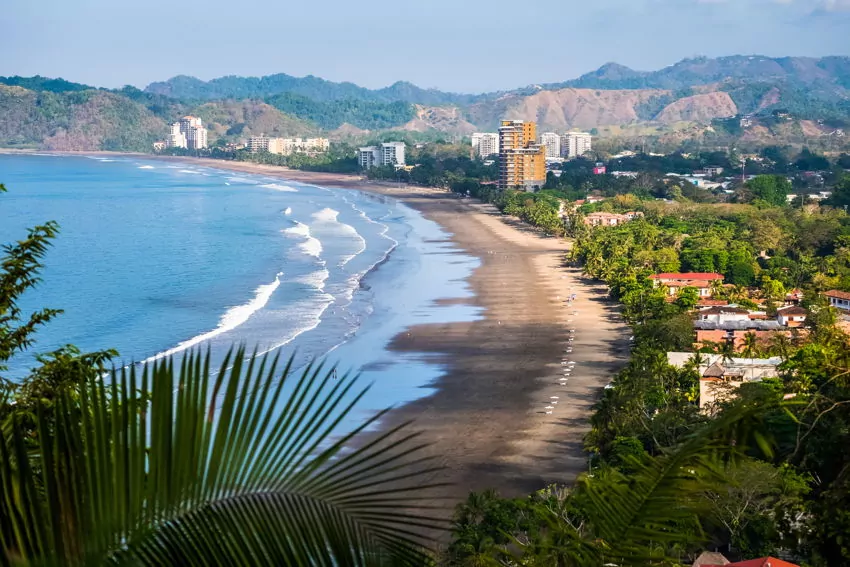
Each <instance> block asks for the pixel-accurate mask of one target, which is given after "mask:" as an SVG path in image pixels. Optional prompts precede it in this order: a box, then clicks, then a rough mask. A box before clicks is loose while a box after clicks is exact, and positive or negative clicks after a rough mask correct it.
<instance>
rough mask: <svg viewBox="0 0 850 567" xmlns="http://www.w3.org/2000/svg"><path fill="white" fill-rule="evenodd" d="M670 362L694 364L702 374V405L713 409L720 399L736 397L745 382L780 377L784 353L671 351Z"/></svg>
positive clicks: (700, 384) (700, 374)
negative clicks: (747, 354)
mask: <svg viewBox="0 0 850 567" xmlns="http://www.w3.org/2000/svg"><path fill="white" fill-rule="evenodd" d="M667 363H668V364H669V365H670V366H675V367H676V368H685V367H687V366H689V365H691V366H694V369H695V370H696V372H697V373H698V374H699V377H700V380H699V407H700V409H701V410H702V411H704V412H706V413H711V412H712V410H713V407H714V405H715V404H716V403H717V402H721V401H726V400H730V399H732V398H734V397H735V394H736V390H737V389H738V388H740V387H741V385H742V384H745V383H747V382H761V381H762V380H764V379H765V378H776V377H778V376H779V365H780V364H782V357H779V356H774V357H771V358H727V357H725V356H724V355H722V354H703V353H693V352H668V353H667Z"/></svg>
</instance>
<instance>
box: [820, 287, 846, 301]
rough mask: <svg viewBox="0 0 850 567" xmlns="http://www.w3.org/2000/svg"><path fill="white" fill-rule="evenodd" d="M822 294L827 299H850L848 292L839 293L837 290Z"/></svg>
mask: <svg viewBox="0 0 850 567" xmlns="http://www.w3.org/2000/svg"><path fill="white" fill-rule="evenodd" d="M823 294H824V295H825V296H827V297H834V298H836V299H850V292H846V291H839V290H837V289H831V290H829V291H825V292H824V293H823Z"/></svg>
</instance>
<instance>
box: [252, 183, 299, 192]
mask: <svg viewBox="0 0 850 567" xmlns="http://www.w3.org/2000/svg"><path fill="white" fill-rule="evenodd" d="M260 187H265V188H266V189H274V190H275V191H283V192H284V193H298V189H296V188H295V187H290V186H289V185H281V184H279V183H266V184H265V185H260Z"/></svg>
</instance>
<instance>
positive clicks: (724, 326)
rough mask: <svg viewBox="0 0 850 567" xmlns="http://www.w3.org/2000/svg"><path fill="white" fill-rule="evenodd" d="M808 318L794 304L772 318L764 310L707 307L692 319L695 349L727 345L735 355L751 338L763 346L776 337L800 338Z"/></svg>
mask: <svg viewBox="0 0 850 567" xmlns="http://www.w3.org/2000/svg"><path fill="white" fill-rule="evenodd" d="M807 317H808V312H807V311H806V310H805V309H803V308H802V307H800V306H797V305H791V306H788V307H782V308H780V309H777V311H776V315H775V316H774V317H773V318H769V317H768V316H767V313H766V312H765V311H749V310H747V309H743V308H741V307H738V306H737V305H722V306H711V307H706V308H704V309H700V310H699V311H697V313H696V319H695V320H694V330H695V333H696V344H695V346H696V348H703V347H707V346H710V345H718V344H730V345H731V346H732V348H733V350H734V351H735V352H740V351H741V350H743V349H744V348H746V345H747V342H748V340H749V339H750V338H754V339H755V340H756V342H757V343H760V344H766V343H769V342H770V341H771V340H773V339H774V338H775V337H776V336H777V335H784V336H785V337H787V338H789V339H791V338H794V337H795V336H803V335H805V334H806V333H807V332H808V331H807V330H806V329H802V327H803V325H805V323H806V318H807Z"/></svg>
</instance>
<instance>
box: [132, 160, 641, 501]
mask: <svg viewBox="0 0 850 567" xmlns="http://www.w3.org/2000/svg"><path fill="white" fill-rule="evenodd" d="M137 157H139V158H141V159H159V158H153V156H146V155H138V156H137ZM162 159H173V160H174V161H182V162H186V163H193V164H196V165H202V166H207V167H215V168H219V169H228V170H233V171H241V172H245V173H254V174H261V175H268V176H276V177H281V178H284V179H291V180H294V181H299V182H303V183H310V184H314V185H322V186H330V187H341V188H349V189H358V190H362V191H371V192H376V193H381V194H384V195H390V196H393V197H396V198H398V199H400V200H401V201H403V202H404V203H406V204H407V205H409V206H411V207H413V208H415V209H417V210H418V211H420V212H421V213H422V214H423V215H424V216H425V217H426V218H428V219H430V220H433V221H434V222H436V223H438V224H440V225H441V226H442V227H443V228H445V229H446V230H447V231H448V232H450V233H451V234H452V240H453V241H454V243H455V244H456V245H457V246H458V247H459V248H462V249H463V250H465V251H466V252H467V253H469V254H471V255H474V256H477V257H478V258H480V260H481V265H480V267H479V268H477V269H476V270H475V271H474V272H473V274H472V276H471V277H470V278H469V283H470V286H471V288H472V289H473V291H474V292H475V295H474V297H472V298H470V299H469V303H471V304H473V305H476V306H479V307H481V308H483V312H484V317H483V318H482V319H480V320H477V321H474V322H467V323H450V324H433V325H419V326H416V327H414V328H411V329H408V330H407V332H403V333H400V334H399V335H398V336H396V338H395V339H394V341H393V344H392V348H393V349H396V350H398V351H409V352H423V353H427V354H429V355H430V356H432V357H436V359H437V360H438V361H439V362H440V363H441V364H442V365H443V366H444V367H445V368H446V372H445V374H444V375H443V376H442V377H441V378H440V379H439V380H438V382H437V383H436V384H434V386H436V387H437V389H436V391H435V393H434V394H432V395H430V396H428V397H425V398H422V399H420V400H418V401H415V402H413V403H410V404H407V405H404V406H402V407H400V408H397V409H395V410H393V411H392V412H391V413H390V414H389V416H388V417H387V419H386V423H385V424H386V425H392V424H394V423H397V422H402V421H407V420H413V421H414V425H413V428H414V429H416V430H420V431H422V437H423V438H424V441H426V442H428V443H430V444H431V445H430V448H429V449H428V451H429V452H430V454H431V455H433V456H435V457H436V459H437V460H438V461H439V462H440V463H441V464H442V465H443V466H444V469H443V470H442V471H441V472H439V473H435V474H434V475H433V478H432V479H431V480H432V481H434V482H449V483H451V485H452V486H451V488H449V489H447V490H445V491H443V492H444V494H445V495H446V496H447V497H448V498H449V501H450V502H458V501H460V500H463V499H465V498H466V496H467V494H468V493H469V492H470V491H473V490H484V489H488V488H493V489H496V490H497V491H499V492H500V493H501V494H502V495H504V496H519V495H523V494H527V493H529V492H531V491H534V490H537V489H540V488H543V487H545V486H546V485H548V484H551V483H570V482H572V481H574V480H575V478H576V476H577V475H578V474H580V473H581V472H583V471H584V470H586V468H587V458H586V454H585V452H584V451H583V445H582V439H583V437H584V435H585V434H586V433H587V431H588V430H589V423H588V419H589V418H590V415H591V413H592V406H593V403H594V402H595V400H596V399H597V398H598V396H599V395H600V393H601V391H602V388H603V387H604V386H605V385H606V384H607V383H608V382H609V381H610V380H611V379H612V378H613V375H614V373H615V372H616V371H617V370H618V369H619V368H620V367H621V366H622V365H623V364H625V362H626V360H627V356H628V335H629V331H628V328H627V327H626V326H625V324H624V323H623V322H622V321H621V320H620V318H619V316H618V313H617V308H616V306H615V305H614V303H613V302H610V301H609V300H608V299H607V296H606V290H605V288H604V286H602V285H598V284H594V283H592V282H589V281H587V280H586V279H584V278H582V277H581V274H580V272H579V271H578V270H576V269H574V268H567V267H565V266H564V257H565V253H566V251H567V249H568V246H569V243H568V242H567V241H565V240H563V239H556V238H550V237H545V236H542V235H541V234H539V233H538V232H536V231H534V230H532V229H530V228H529V227H527V226H526V225H524V224H522V223H521V222H519V221H517V220H516V219H511V218H510V217H505V216H502V215H501V214H499V212H498V211H497V210H496V209H495V208H494V207H492V206H489V205H485V204H481V203H478V202H476V201H474V200H471V199H459V198H456V197H455V196H453V195H451V194H449V193H447V192H445V191H438V190H433V189H423V188H406V187H398V186H396V185H391V184H378V183H374V182H367V181H365V180H363V179H360V178H358V177H356V176H348V175H338V174H324V173H312V172H303V171H295V170H287V169H285V168H280V167H274V166H262V165H257V164H251V163H244V162H229V161H221V160H210V159H192V158H162ZM571 293H575V294H576V295H577V299H576V301H574V302H573V303H572V304H571V305H568V304H567V303H566V299H567V297H568V296H569V295H570V294H571ZM571 330H572V331H574V332H571ZM570 338H572V339H573V340H572V342H571V341H570ZM570 347H571V348H572V349H573V350H572V353H566V352H565V351H566V349H568V348H570ZM565 361H573V362H575V367H574V368H573V369H572V370H570V371H569V376H566V372H567V370H568V369H570V367H571V366H572V365H570V364H562V363H563V362H565ZM565 377H566V378H567V380H566V381H561V378H565ZM556 402H557V403H556ZM547 406H550V408H551V409H546V408H547ZM547 412H551V413H547ZM447 513H448V512H447Z"/></svg>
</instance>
